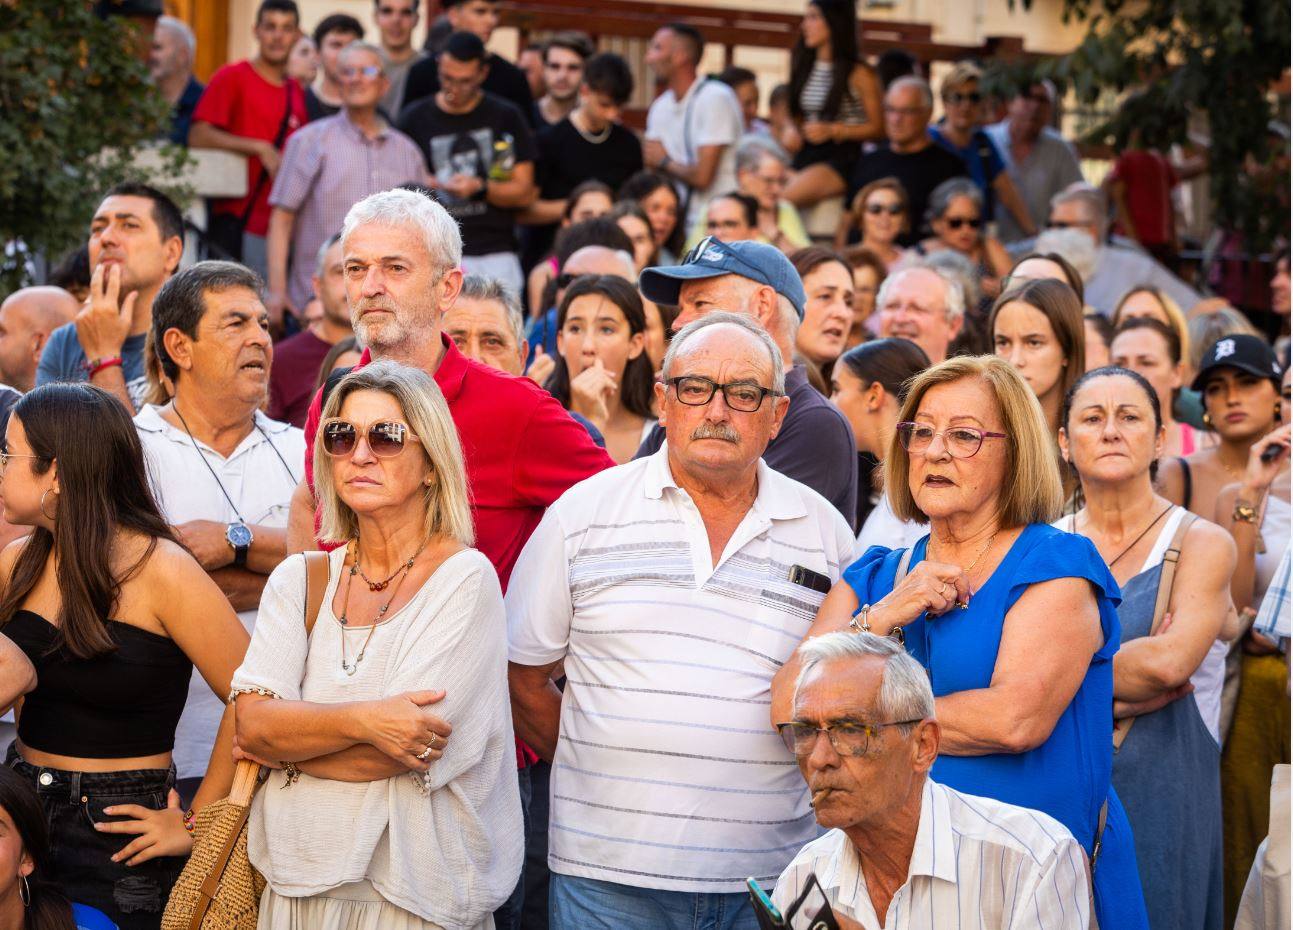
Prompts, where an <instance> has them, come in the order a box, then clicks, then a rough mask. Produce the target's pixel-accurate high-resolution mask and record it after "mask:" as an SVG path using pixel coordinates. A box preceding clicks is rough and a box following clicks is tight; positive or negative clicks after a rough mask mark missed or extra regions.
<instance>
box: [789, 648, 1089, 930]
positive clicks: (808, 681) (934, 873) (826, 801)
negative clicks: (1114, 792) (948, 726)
mask: <svg viewBox="0 0 1293 930" xmlns="http://www.w3.org/2000/svg"><path fill="white" fill-rule="evenodd" d="M798 657H799V661H800V663H801V666H800V672H799V678H798V680H797V681H796V683H795V694H794V704H793V714H794V717H793V719H792V720H789V721H784V722H781V723H780V724H779V725H778V727H777V729H778V731H779V732H780V734H781V737H782V740H783V741H784V742H785V744H786V748H787V749H788V750H789V751H790V752H792V753H793V754H794V756H795V760H796V761H797V762H798V764H799V770H800V772H802V773H803V777H804V781H805V782H807V783H808V790H809V793H810V796H811V798H812V801H811V803H812V805H813V809H814V812H815V813H816V816H817V822H818V823H819V824H821V825H822V826H823V827H825V828H827V830H829V831H830V832H828V833H826V834H825V835H824V836H822V837H820V838H818V839H816V840H814V841H813V842H811V843H809V844H808V845H807V846H805V847H804V848H803V849H802V850H800V851H799V854H798V855H796V856H795V858H794V861H793V862H791V864H790V866H789V867H788V868H787V869H786V870H785V872H783V873H782V875H781V878H780V879H779V880H778V881H777V887H776V890H775V891H774V892H773V895H772V900H773V903H774V904H776V905H777V906H778V908H779V909H780V910H781V911H782V913H783V914H784V913H786V912H787V910H788V909H789V908H790V907H792V905H793V902H794V901H795V900H796V899H797V898H798V897H799V895H800V893H801V892H802V891H803V889H804V888H805V886H806V885H807V884H808V883H809V882H810V881H811V880H812V879H813V876H816V881H817V882H818V883H819V884H820V886H821V890H822V892H823V894H824V895H825V897H826V899H827V900H828V901H829V902H830V904H831V908H832V910H833V911H834V912H835V918H836V920H837V921H838V922H839V924H840V926H841V927H842V928H845V930H855V928H863V930H880V928H881V927H895V926H899V925H900V922H901V926H903V927H911V928H912V930H942V928H945V927H956V926H961V925H962V924H964V925H965V926H984V927H998V928H1001V930H1022V928H1025V927H1028V928H1034V927H1046V928H1048V930H1050V928H1059V930H1086V928H1087V926H1088V925H1089V921H1090V893H1091V892H1090V883H1089V880H1088V878H1087V868H1086V853H1085V852H1084V851H1083V849H1082V847H1081V846H1080V845H1079V844H1078V842H1077V840H1075V839H1074V838H1073V835H1072V834H1071V833H1069V831H1068V830H1067V829H1065V828H1064V826H1063V825H1062V824H1060V823H1059V822H1058V821H1056V820H1053V819H1052V818H1050V817H1048V816H1046V815H1045V814H1042V813H1040V812H1038V811H1033V810H1026V809H1024V808H1022V807H1016V806H1015V805H1012V804H1005V803H1002V802H1000V801H994V800H990V799H988V798H981V797H972V796H969V795H965V794H962V793H961V792H959V791H955V790H953V789H951V788H948V787H947V786H946V785H942V784H939V783H938V782H935V781H934V780H933V779H932V778H930V777H929V770H930V768H931V767H932V766H933V764H934V760H935V759H936V758H937V757H938V746H939V739H940V736H941V731H940V727H939V724H938V721H937V720H936V719H935V717H934V693H933V690H932V689H931V687H930V683H929V678H928V676H927V675H926V674H925V670H924V669H923V668H921V666H920V664H919V663H918V662H917V661H916V660H915V659H913V658H912V657H911V656H909V655H908V654H907V653H906V651H905V650H904V649H903V647H902V646H901V645H900V644H899V643H898V641H897V640H894V639H892V638H890V637H884V636H877V635H874V634H872V633H857V634H854V633H847V632H839V633H828V634H826V635H825V636H819V637H817V638H815V639H810V640H808V641H807V642H805V643H804V644H803V645H802V646H800V647H799V652H798ZM899 915H902V917H901V918H900V917H899Z"/></svg>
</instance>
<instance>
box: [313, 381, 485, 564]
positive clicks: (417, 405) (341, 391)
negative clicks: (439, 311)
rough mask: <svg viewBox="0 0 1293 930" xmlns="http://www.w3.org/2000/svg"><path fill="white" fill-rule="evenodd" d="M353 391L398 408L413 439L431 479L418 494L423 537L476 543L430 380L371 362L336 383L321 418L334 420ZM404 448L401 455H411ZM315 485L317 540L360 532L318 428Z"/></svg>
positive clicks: (456, 449) (458, 463) (463, 473)
mask: <svg viewBox="0 0 1293 930" xmlns="http://www.w3.org/2000/svg"><path fill="white" fill-rule="evenodd" d="M356 391H380V392H381V393H383V394H389V395H390V396H391V397H392V398H394V399H395V402H396V403H397V404H399V406H400V410H401V411H402V412H403V414H404V419H405V421H406V422H407V423H408V425H409V429H410V430H411V431H412V433H413V435H415V436H416V437H417V438H418V442H417V443H411V445H413V446H420V447H421V449H422V454H423V455H425V456H426V458H427V461H428V462H429V463H430V465H431V468H432V471H433V472H434V474H435V479H434V480H433V481H432V482H431V485H430V486H429V487H426V488H424V491H423V494H422V506H423V510H424V515H423V538H424V539H425V540H428V541H429V540H431V539H432V538H434V537H436V536H440V535H444V536H448V537H450V538H452V539H456V540H457V541H458V542H460V543H462V544H463V545H464V546H470V545H472V544H473V543H474V542H475V537H476V533H475V529H474V527H473V525H472V520H471V504H470V498H469V494H468V490H467V467H466V465H465V464H464V462H463V457H462V446H461V445H460V444H459V442H458V430H457V428H456V427H455V426H454V423H453V418H452V417H451V416H450V415H449V405H448V404H446V403H445V399H444V395H443V394H441V393H440V388H439V387H438V386H437V385H436V383H435V380H434V379H432V377H431V376H430V375H428V374H427V373H426V372H423V371H419V370H418V369H416V368H408V367H406V366H404V365H400V364H398V363H396V362H392V361H380V362H373V363H371V364H369V365H366V366H364V367H363V368H360V369H358V370H356V371H352V372H351V373H350V374H348V375H346V376H345V377H344V378H342V379H341V383H340V384H338V385H337V387H336V389H335V390H333V392H332V395H331V396H330V397H329V398H328V402H327V404H326V405H325V406H324V408H323V420H327V419H330V418H332V417H336V416H339V415H340V413H341V408H342V406H344V405H345V402H346V398H347V397H349V396H350V395H351V394H354V393H355V392H356ZM412 451H413V450H411V449H406V450H405V453H404V454H408V453H409V452H412ZM313 455H314V487H315V491H316V493H317V494H318V498H319V503H320V506H321V510H322V521H321V526H320V533H319V538H320V539H321V540H326V541H328V542H333V543H345V542H349V541H350V540H351V539H354V538H355V537H356V536H358V534H359V519H358V517H356V515H355V512H354V511H353V510H351V509H350V507H348V506H347V505H346V503H345V502H344V501H342V500H341V498H340V496H339V495H338V494H337V487H336V484H335V483H334V482H333V479H332V458H331V456H329V455H328V453H326V452H324V451H323V430H322V429H320V430H319V431H318V433H317V434H316V435H315V439H314V452H313Z"/></svg>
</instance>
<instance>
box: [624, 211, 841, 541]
mask: <svg viewBox="0 0 1293 930" xmlns="http://www.w3.org/2000/svg"><path fill="white" fill-rule="evenodd" d="M638 289H639V290H640V291H641V292H642V296H643V297H645V298H646V299H647V300H649V301H651V302H653V303H656V304H664V305H666V306H676V307H677V308H678V316H677V318H676V319H675V320H674V322H673V329H674V332H678V331H680V330H681V329H682V328H683V327H684V326H686V325H687V324H688V323H691V322H693V321H694V320H698V319H700V318H701V317H703V316H705V315H707V314H710V313H713V312H715V311H718V310H726V311H729V312H732V313H736V314H739V315H741V316H745V317H749V318H751V319H753V320H754V322H755V323H757V324H758V326H759V327H760V328H761V329H762V330H763V331H764V332H766V333H767V334H768V336H769V337H771V339H772V341H773V342H774V343H776V345H777V349H778V350H779V351H780V352H781V359H782V362H783V364H784V365H785V376H786V396H787V397H789V399H790V409H789V411H788V412H787V413H786V420H785V422H784V423H783V424H782V426H781V430H780V431H779V432H778V433H777V434H776V436H774V437H773V438H772V439H771V440H769V442H768V448H767V451H766V452H765V453H764V456H763V459H764V461H766V462H767V463H768V465H769V467H771V468H773V469H775V470H776V471H778V472H780V473H781V474H783V475H785V476H786V477H787V478H793V479H795V480H796V481H799V482H801V483H803V484H806V485H808V487H810V488H812V489H813V490H814V491H816V492H817V493H818V494H820V495H821V496H822V497H824V498H826V499H827V500H828V501H830V502H831V503H832V504H833V505H834V506H835V509H836V510H838V511H839V512H840V513H841V514H842V515H843V516H844V519H845V520H847V521H848V522H849V525H850V526H851V525H852V524H853V521H854V520H856V519H857V508H856V504H857V490H858V488H857V477H858V470H857V446H856V444H855V443H854V441H853V428H852V427H851V426H849V421H848V420H847V419H845V417H844V414H842V413H840V411H839V410H838V409H837V408H836V407H835V406H834V405H833V404H831V402H830V401H828V400H827V399H826V398H825V397H823V396H822V395H821V394H820V393H818V391H817V389H816V388H814V387H813V386H812V384H810V383H809V381H808V369H807V367H806V366H805V364H804V362H803V361H802V360H800V359H796V358H795V356H794V345H795V336H796V334H797V333H798V331H799V325H800V323H802V322H803V319H804V301H805V296H804V284H803V282H802V281H801V280H800V279H799V274H798V273H797V272H796V271H795V266H794V265H792V264H790V259H788V258H786V256H785V255H783V254H782V253H781V252H780V251H779V250H778V249H776V248H775V247H773V246H770V245H766V244H764V243H762V242H749V241H747V242H721V241H719V240H718V239H717V238H716V237H714V236H706V237H705V238H704V239H702V240H700V242H698V243H696V246H695V248H693V249H692V250H691V251H690V252H688V253H687V255H686V256H685V257H684V258H683V260H682V263H681V264H679V265H665V266H660V267H656V268H645V269H643V271H642V275H641V277H639V278H638ZM664 439H665V430H664V427H663V426H656V427H655V429H653V430H652V431H651V434H650V435H649V436H647V438H646V440H645V441H644V442H643V443H642V447H641V448H640V449H638V454H637V457H638V458H642V457H643V456H647V455H651V454H653V453H654V452H656V451H657V450H658V449H659V448H660V446H661V445H662V444H663V443H664Z"/></svg>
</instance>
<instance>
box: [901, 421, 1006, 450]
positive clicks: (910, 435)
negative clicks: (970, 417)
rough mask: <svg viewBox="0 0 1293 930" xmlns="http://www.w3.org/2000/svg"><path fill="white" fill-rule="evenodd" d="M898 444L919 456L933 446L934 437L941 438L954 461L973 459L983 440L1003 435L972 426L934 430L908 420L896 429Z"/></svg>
mask: <svg viewBox="0 0 1293 930" xmlns="http://www.w3.org/2000/svg"><path fill="white" fill-rule="evenodd" d="M897 432H898V442H900V443H902V447H903V448H904V449H906V450H907V451H908V452H909V453H911V454H912V455H920V454H921V453H923V452H925V450H927V449H928V448H929V447H930V446H931V445H933V444H934V437H935V436H942V437H943V448H945V449H947V454H948V455H950V456H951V457H952V458H954V459H968V458H973V457H974V455H975V454H977V453H978V451H979V448H980V447H981V446H982V445H983V440H985V439H1005V438H1007V437H1006V434H1005V433H990V432H988V431H987V430H981V429H975V428H974V427H973V426H953V427H952V428H951V429H945V430H941V431H940V430H936V429H934V427H932V426H930V425H929V424H927V423H913V422H911V421H910V420H908V421H906V422H905V423H899V424H898V427H897Z"/></svg>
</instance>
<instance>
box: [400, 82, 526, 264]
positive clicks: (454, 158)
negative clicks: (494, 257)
mask: <svg viewBox="0 0 1293 930" xmlns="http://www.w3.org/2000/svg"><path fill="white" fill-rule="evenodd" d="M397 128H398V129H399V130H400V132H402V133H404V134H405V135H406V136H408V137H409V138H410V139H412V140H413V141H414V142H415V143H416V144H417V146H418V148H419V149H420V150H421V151H422V157H423V158H424V159H426V164H427V170H428V171H430V172H431V174H433V175H435V176H436V177H437V178H438V179H439V180H441V181H447V180H448V179H449V178H451V177H453V176H454V175H455V174H465V175H468V176H470V177H477V178H488V177H489V171H490V166H491V165H492V164H493V163H494V162H495V161H496V160H498V159H500V158H504V157H508V156H507V153H508V152H509V151H510V157H511V158H512V159H514V161H515V163H516V164H521V163H523V162H531V163H532V162H533V161H534V159H535V144H534V135H533V134H532V133H531V132H530V127H529V124H528V123H526V121H525V117H524V116H523V115H521V111H520V110H518V109H517V108H516V107H514V106H512V104H510V103H508V102H507V101H506V100H502V99H500V98H498V97H495V96H494V95H493V94H488V93H487V94H485V95H483V96H482V97H481V100H480V103H479V104H477V105H476V108H475V109H474V110H472V111H471V112H470V113H461V114H458V113H446V112H445V111H444V110H442V109H440V107H439V106H437V105H436V101H435V97H428V98H426V99H425V100H419V101H418V102H417V103H414V104H410V105H409V106H407V107H405V108H404V111H403V113H401V114H400V121H399V125H398V126H397ZM435 195H436V199H437V200H438V201H439V202H440V203H441V205H443V206H444V208H445V209H446V210H448V211H449V213H450V214H451V215H452V216H453V218H454V219H455V220H457V221H458V224H459V226H461V227H462V244H463V253H464V254H465V255H490V254H493V253H495V252H515V251H516V229H515V224H516V211H515V210H504V209H501V208H499V207H495V206H493V205H492V204H490V203H488V202H487V201H486V200H485V197H484V194H483V193H481V194H479V195H477V196H476V197H474V198H472V199H471V200H460V199H458V198H456V197H454V196H453V195H452V194H448V193H446V192H445V191H440V190H437V191H436V192H435Z"/></svg>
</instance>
